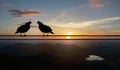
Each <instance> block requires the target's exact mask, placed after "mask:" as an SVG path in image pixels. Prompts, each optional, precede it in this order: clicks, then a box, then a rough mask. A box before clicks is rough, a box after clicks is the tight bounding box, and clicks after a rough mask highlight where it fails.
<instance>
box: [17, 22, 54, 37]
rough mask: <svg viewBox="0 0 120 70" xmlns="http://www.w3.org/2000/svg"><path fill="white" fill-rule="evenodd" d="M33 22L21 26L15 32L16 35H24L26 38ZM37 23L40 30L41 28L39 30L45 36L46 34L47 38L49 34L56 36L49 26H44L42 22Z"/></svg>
mask: <svg viewBox="0 0 120 70" xmlns="http://www.w3.org/2000/svg"><path fill="white" fill-rule="evenodd" d="M31 23H32V22H31V21H29V22H26V23H25V24H24V25H21V26H20V27H18V28H17V31H16V32H15V34H17V33H20V36H23V35H22V33H23V34H24V36H26V35H25V33H26V32H27V31H28V30H29V29H30V24H31ZM37 23H38V25H39V26H38V28H39V30H40V31H41V32H43V36H45V34H46V33H47V34H46V36H48V34H49V33H51V34H54V33H53V32H52V29H51V28H50V27H49V26H47V25H44V24H43V23H42V22H40V21H37Z"/></svg>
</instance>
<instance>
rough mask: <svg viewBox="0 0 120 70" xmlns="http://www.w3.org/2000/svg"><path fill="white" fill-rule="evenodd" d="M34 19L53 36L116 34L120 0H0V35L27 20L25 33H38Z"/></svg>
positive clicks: (119, 24)
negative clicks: (50, 31) (50, 29)
mask: <svg viewBox="0 0 120 70" xmlns="http://www.w3.org/2000/svg"><path fill="white" fill-rule="evenodd" d="M38 20H39V21H41V22H43V23H44V24H46V25H49V26H51V28H52V29H53V32H54V33H55V35H64V34H67V33H70V34H72V35H86V34H89V35H96V34H97V35H102V34H107V35H108V34H114V35H115V34H119V35H120V0H0V35H14V33H15V31H16V29H17V28H18V27H19V26H20V25H22V24H24V23H25V22H28V21H32V22H33V23H32V24H31V28H30V30H29V31H28V32H27V34H28V35H33V34H34V35H41V34H42V33H41V32H40V31H39V29H38V28H37V27H36V26H38V24H37V23H36V22H37V21H38Z"/></svg>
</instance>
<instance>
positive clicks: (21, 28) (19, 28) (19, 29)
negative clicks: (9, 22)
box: [17, 25, 25, 32]
mask: <svg viewBox="0 0 120 70" xmlns="http://www.w3.org/2000/svg"><path fill="white" fill-rule="evenodd" d="M24 26H25V25H22V26H20V27H18V29H17V32H19V31H21V30H23V29H24Z"/></svg>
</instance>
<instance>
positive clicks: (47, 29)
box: [37, 21, 54, 36]
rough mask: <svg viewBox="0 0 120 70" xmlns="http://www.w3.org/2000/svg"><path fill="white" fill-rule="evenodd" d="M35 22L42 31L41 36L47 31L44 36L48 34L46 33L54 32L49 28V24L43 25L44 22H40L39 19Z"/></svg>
mask: <svg viewBox="0 0 120 70" xmlns="http://www.w3.org/2000/svg"><path fill="white" fill-rule="evenodd" d="M37 23H38V25H39V29H40V31H41V32H43V36H45V35H44V34H45V33H47V35H46V36H48V33H51V34H54V33H53V32H52V29H51V28H50V27H49V26H47V25H44V24H43V23H42V22H40V21H38V22H37Z"/></svg>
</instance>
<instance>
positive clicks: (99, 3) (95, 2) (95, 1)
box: [89, 0, 104, 8]
mask: <svg viewBox="0 0 120 70" xmlns="http://www.w3.org/2000/svg"><path fill="white" fill-rule="evenodd" d="M89 2H90V7H91V8H100V7H104V4H103V0H89Z"/></svg>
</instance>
